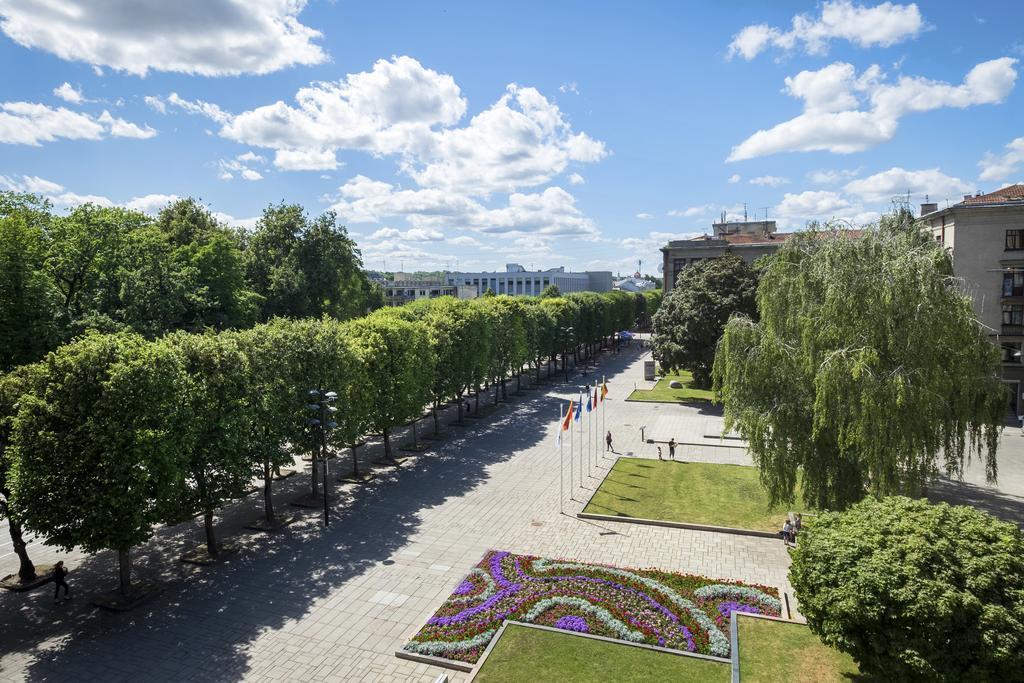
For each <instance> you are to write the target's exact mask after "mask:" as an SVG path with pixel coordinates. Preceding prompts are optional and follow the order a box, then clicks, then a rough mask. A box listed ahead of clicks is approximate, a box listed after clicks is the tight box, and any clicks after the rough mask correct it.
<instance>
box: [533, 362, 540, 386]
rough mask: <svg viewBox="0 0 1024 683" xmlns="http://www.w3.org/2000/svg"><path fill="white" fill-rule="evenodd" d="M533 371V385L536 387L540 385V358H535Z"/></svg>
mask: <svg viewBox="0 0 1024 683" xmlns="http://www.w3.org/2000/svg"><path fill="white" fill-rule="evenodd" d="M533 369H534V371H535V372H534V376H535V377H536V378H537V381H536V382H534V384H535V385H538V384H540V356H537V362H536V363H534V364H533Z"/></svg>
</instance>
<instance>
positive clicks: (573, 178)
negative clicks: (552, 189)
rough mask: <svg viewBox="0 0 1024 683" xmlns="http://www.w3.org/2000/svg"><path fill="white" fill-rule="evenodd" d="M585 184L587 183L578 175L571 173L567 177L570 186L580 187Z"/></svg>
mask: <svg viewBox="0 0 1024 683" xmlns="http://www.w3.org/2000/svg"><path fill="white" fill-rule="evenodd" d="M585 182H587V181H586V180H585V179H584V178H583V176H581V175H580V174H579V173H572V174H570V175H569V184H570V185H582V184H583V183H585Z"/></svg>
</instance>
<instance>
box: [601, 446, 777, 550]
mask: <svg viewBox="0 0 1024 683" xmlns="http://www.w3.org/2000/svg"><path fill="white" fill-rule="evenodd" d="M666 450H667V449H666ZM676 457H677V458H678V457H683V458H685V457H686V450H685V447H682V446H680V447H678V448H677V449H676ZM788 511H789V510H788V506H778V507H775V508H769V507H768V493H767V492H765V490H764V489H762V488H761V484H760V482H759V481H758V478H757V469H755V468H753V467H745V466H743V465H716V464H711V463H696V462H671V461H667V460H665V461H662V460H646V459H643V458H619V459H618V460H617V461H616V463H615V466H614V467H612V469H611V471H610V472H609V473H608V476H607V477H605V479H604V481H603V482H601V486H600V487H599V488H598V489H597V492H596V493H595V494H594V497H593V498H591V499H590V504H589V505H587V507H586V509H585V510H584V512H590V513H593V514H599V515H616V516H619V517H641V518H644V519H660V520H665V521H670V522H689V523H691V524H708V525H712V526H727V527H734V528H736V529H753V530H755V531H778V530H779V529H781V528H782V525H783V523H784V522H785V521H786V513H787V512H788Z"/></svg>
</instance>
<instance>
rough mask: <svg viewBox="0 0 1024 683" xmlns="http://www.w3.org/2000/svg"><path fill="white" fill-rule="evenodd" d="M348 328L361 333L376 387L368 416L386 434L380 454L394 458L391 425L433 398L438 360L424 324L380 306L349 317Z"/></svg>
mask: <svg viewBox="0 0 1024 683" xmlns="http://www.w3.org/2000/svg"><path fill="white" fill-rule="evenodd" d="M348 329H349V330H351V332H352V334H354V335H356V336H358V337H360V338H361V342H360V343H361V345H362V346H363V348H364V349H365V360H366V371H367V381H368V382H369V383H370V384H371V385H372V386H373V387H374V391H373V393H372V395H371V396H370V397H369V399H370V400H371V401H372V403H371V404H370V405H368V406H367V408H368V412H369V415H368V420H367V422H368V424H369V425H370V426H371V427H372V429H373V430H375V431H378V432H380V433H381V435H382V436H383V438H384V458H385V459H386V460H394V456H393V454H392V449H391V430H392V429H394V428H395V427H396V426H398V425H401V424H405V423H406V422H408V421H409V420H411V419H412V418H414V417H419V416H420V413H421V411H422V410H423V408H424V406H426V405H427V404H428V403H430V399H431V385H432V382H433V378H434V363H435V362H436V361H435V358H434V355H433V353H432V351H431V349H430V338H429V335H428V332H427V329H426V326H425V325H424V324H423V323H413V322H409V321H406V320H402V319H400V318H399V317H398V316H396V315H394V314H392V313H389V312H388V310H387V309H384V310H382V311H378V312H376V313H374V314H372V315H369V316H366V317H365V318H362V319H359V320H354V321H352V322H351V323H350V324H349V326H348Z"/></svg>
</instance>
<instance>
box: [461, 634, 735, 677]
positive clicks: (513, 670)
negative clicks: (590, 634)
mask: <svg viewBox="0 0 1024 683" xmlns="http://www.w3.org/2000/svg"><path fill="white" fill-rule="evenodd" d="M731 675H732V672H731V668H730V666H729V665H728V664H719V663H718V662H709V661H707V660H701V659H697V658H696V657H682V656H679V655H670V654H665V653H662V652H652V651H650V650H644V649H642V648H638V647H631V646H629V645H617V644H615V643H606V642H603V641H600V640H593V639H591V638H581V637H580V636H574V635H569V634H566V633H552V632H550V631H542V630H540V629H535V628H525V627H523V626H509V627H507V628H506V629H505V631H504V633H502V635H501V638H500V639H499V640H498V642H497V644H496V645H495V646H494V649H493V650H491V654H490V655H488V657H487V661H486V662H484V665H483V666H482V667H481V668H480V673H479V674H477V677H476V678H475V679H474V681H477V682H478V683H499V682H503V681H508V682H509V683H513V682H514V683H521V682H522V681H559V683H573V682H574V681H579V682H580V683H584V682H585V683H589V682H590V681H616V682H625V683H629V682H631V681H635V682H636V683H649V682H650V681H685V682H686V683H705V682H707V683H727V682H728V681H729V680H731Z"/></svg>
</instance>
